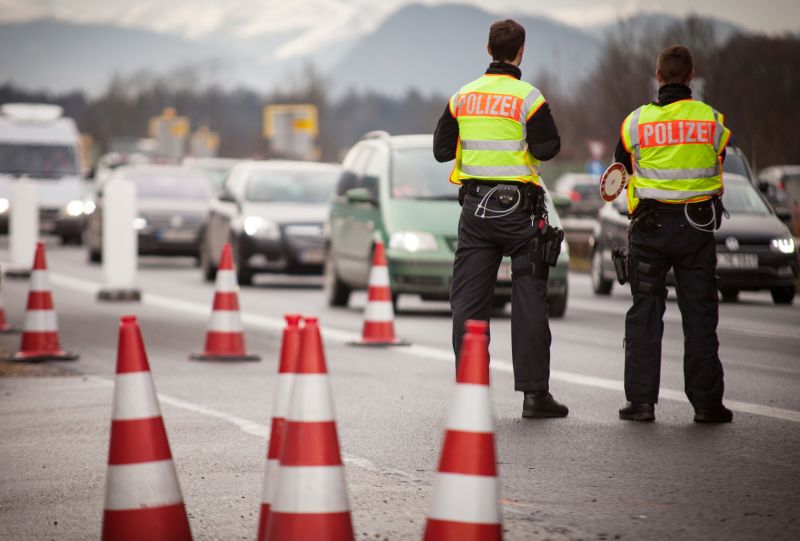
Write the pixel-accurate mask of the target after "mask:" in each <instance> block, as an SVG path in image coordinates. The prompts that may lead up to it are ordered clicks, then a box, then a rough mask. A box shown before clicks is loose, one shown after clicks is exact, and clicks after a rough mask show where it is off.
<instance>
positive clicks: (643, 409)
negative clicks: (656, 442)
mask: <svg viewBox="0 0 800 541" xmlns="http://www.w3.org/2000/svg"><path fill="white" fill-rule="evenodd" d="M619 418H620V419H622V420H623V421H648V422H649V421H655V420H656V408H655V404H651V403H649V402H628V403H627V404H626V405H625V407H624V408H621V409H620V410H619Z"/></svg>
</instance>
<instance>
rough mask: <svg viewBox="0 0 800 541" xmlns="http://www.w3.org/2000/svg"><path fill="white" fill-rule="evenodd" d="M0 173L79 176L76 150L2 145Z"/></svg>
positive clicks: (55, 176)
mask: <svg viewBox="0 0 800 541" xmlns="http://www.w3.org/2000/svg"><path fill="white" fill-rule="evenodd" d="M0 172H2V173H6V174H12V175H31V176H37V177H49V178H59V177H62V176H64V175H77V174H78V159H77V155H76V153H75V149H74V148H73V147H71V146H68V145H24V144H19V145H15V144H8V143H4V144H0Z"/></svg>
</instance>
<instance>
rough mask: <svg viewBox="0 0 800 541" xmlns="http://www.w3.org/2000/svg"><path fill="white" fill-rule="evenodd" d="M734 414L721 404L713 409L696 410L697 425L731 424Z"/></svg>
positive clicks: (695, 420)
mask: <svg viewBox="0 0 800 541" xmlns="http://www.w3.org/2000/svg"><path fill="white" fill-rule="evenodd" d="M732 420H733V412H732V411H731V410H729V409H728V408H726V407H725V406H723V405H722V404H719V405H717V406H714V407H712V408H696V409H695V410H694V422H695V423H730V422H731V421H732Z"/></svg>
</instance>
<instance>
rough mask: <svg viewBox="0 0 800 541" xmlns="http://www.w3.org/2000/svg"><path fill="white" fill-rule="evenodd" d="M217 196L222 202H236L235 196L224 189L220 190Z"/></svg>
mask: <svg viewBox="0 0 800 541" xmlns="http://www.w3.org/2000/svg"><path fill="white" fill-rule="evenodd" d="M218 197H219V200H220V201H222V202H224V203H236V198H235V197H233V194H232V193H231V192H230V191H228V190H226V189H222V190H220V192H219V196H218Z"/></svg>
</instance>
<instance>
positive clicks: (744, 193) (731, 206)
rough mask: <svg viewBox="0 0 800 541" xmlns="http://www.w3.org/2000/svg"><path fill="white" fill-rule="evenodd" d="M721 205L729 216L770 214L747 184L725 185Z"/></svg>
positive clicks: (741, 182) (752, 188) (740, 182)
mask: <svg viewBox="0 0 800 541" xmlns="http://www.w3.org/2000/svg"><path fill="white" fill-rule="evenodd" d="M722 204H723V205H725V209H726V210H727V211H728V212H730V213H731V214H754V215H758V216H765V215H768V214H771V212H770V210H769V207H768V206H767V204H766V203H764V200H763V199H762V198H761V196H760V195H759V194H758V192H756V189H755V188H754V187H753V185H752V184H750V183H749V182H744V181H741V180H739V181H730V182H726V183H725V192H724V193H723V194H722Z"/></svg>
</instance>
